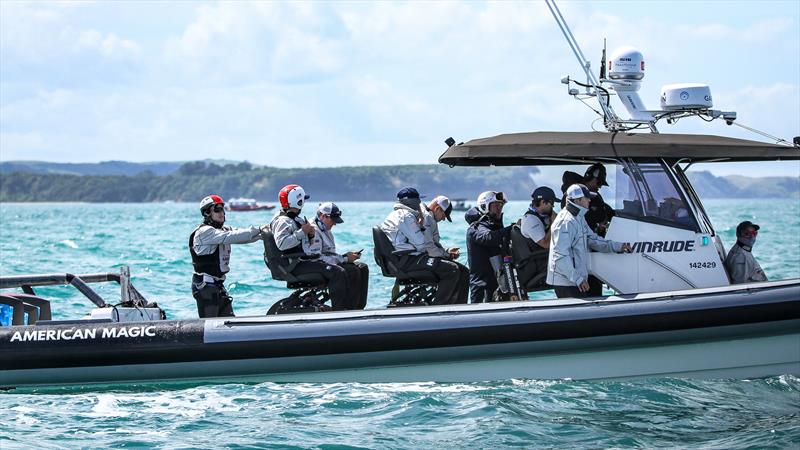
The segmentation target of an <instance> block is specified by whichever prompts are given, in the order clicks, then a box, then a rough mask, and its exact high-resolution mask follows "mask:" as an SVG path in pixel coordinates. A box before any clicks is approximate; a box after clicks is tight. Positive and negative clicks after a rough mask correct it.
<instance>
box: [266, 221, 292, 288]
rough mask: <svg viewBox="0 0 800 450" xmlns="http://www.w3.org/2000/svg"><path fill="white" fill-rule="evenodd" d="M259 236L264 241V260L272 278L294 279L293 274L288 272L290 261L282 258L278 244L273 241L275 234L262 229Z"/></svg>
mask: <svg viewBox="0 0 800 450" xmlns="http://www.w3.org/2000/svg"><path fill="white" fill-rule="evenodd" d="M261 236H262V239H263V241H264V262H265V263H266V264H267V267H269V271H270V273H271V274H272V279H274V280H278V281H288V282H292V281H295V277H294V275H292V274H291V272H289V269H290V261H289V260H288V259H287V258H284V257H283V254H282V253H281V251H280V250H279V249H278V244H276V243H275V236H274V235H273V234H272V231H262V232H261Z"/></svg>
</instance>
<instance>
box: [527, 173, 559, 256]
mask: <svg viewBox="0 0 800 450" xmlns="http://www.w3.org/2000/svg"><path fill="white" fill-rule="evenodd" d="M555 203H556V193H555V192H554V191H553V190H552V189H550V188H549V187H547V186H539V187H538V188H536V189H535V190H534V191H533V193H531V204H530V206H528V210H527V211H525V214H524V215H523V216H522V222H521V223H520V231H521V232H522V235H523V236H525V237H526V238H528V239H530V240H531V241H533V242H535V243H536V244H538V245H539V247H542V248H550V224H551V223H552V221H553V219H554V218H555V212H554V211H553V206H554V205H555Z"/></svg>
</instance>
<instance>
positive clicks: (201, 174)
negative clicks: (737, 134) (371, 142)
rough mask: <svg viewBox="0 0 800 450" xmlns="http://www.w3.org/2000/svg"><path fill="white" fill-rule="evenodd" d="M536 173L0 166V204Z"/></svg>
mask: <svg viewBox="0 0 800 450" xmlns="http://www.w3.org/2000/svg"><path fill="white" fill-rule="evenodd" d="M12 169H13V170H12ZM538 172H539V171H538V169H536V168H535V167H454V168H450V167H446V166H443V165H409V166H363V167H333V168H307V169H297V168H294V169H282V168H275V167H259V166H254V165H252V164H250V163H247V162H238V163H237V162H231V161H217V162H208V161H197V162H189V163H178V162H166V163H130V162H124V161H106V162H102V163H97V164H63V163H46V162H35V161H33V162H31V161H13V162H2V163H0V201H4V202H22V201H26V202H27V201H34V202H35V201H85V202H159V201H196V200H198V199H199V198H202V197H203V196H205V195H207V194H208V193H211V192H216V193H219V194H220V195H222V196H223V197H226V198H230V197H252V198H256V199H258V200H260V201H275V198H276V196H277V192H278V190H280V188H281V187H283V186H284V185H286V184H289V183H299V184H302V185H303V186H304V187H305V188H306V189H307V190H308V191H309V192H310V193H311V194H312V195H313V196H314V198H315V200H327V199H330V200H339V201H357V200H366V201H374V200H389V199H392V198H393V197H394V195H395V193H396V192H397V190H398V189H399V188H400V187H403V186H416V187H417V188H418V189H419V190H420V191H421V192H423V193H427V194H429V195H435V194H438V193H444V194H447V195H449V196H451V197H453V198H457V197H463V198H469V199H473V198H474V197H475V196H476V195H477V193H479V192H482V191H484V190H488V189H497V190H503V191H505V192H506V193H507V194H508V195H509V196H510V198H512V199H513V200H527V199H528V198H529V197H528V196H529V195H530V192H531V189H532V188H534V187H535V186H536V184H535V182H534V181H533V176H534V175H535V174H537V173H538ZM689 178H690V179H691V181H692V184H693V185H694V186H695V190H696V191H697V192H698V194H699V195H700V196H701V198H776V197H777V198H796V199H800V177H764V178H751V177H744V176H738V175H737V176H727V177H716V176H714V175H713V174H711V173H710V172H706V171H704V172H689Z"/></svg>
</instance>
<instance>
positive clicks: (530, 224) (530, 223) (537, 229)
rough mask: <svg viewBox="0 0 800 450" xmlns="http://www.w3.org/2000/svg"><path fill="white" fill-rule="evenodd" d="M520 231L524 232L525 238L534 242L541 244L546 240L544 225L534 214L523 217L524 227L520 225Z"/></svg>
mask: <svg viewBox="0 0 800 450" xmlns="http://www.w3.org/2000/svg"><path fill="white" fill-rule="evenodd" d="M520 231H521V232H522V235H523V236H525V237H526V238H528V239H530V240H532V241H533V242H539V241H541V240H542V239H544V236H545V231H544V225H542V221H541V220H539V218H538V217H535V216H534V215H533V214H525V215H524V216H522V225H520Z"/></svg>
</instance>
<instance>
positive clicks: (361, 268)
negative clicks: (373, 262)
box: [340, 261, 369, 309]
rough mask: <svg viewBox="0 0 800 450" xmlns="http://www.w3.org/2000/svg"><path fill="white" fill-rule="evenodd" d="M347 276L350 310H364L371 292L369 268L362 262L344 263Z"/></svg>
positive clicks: (343, 266) (342, 266)
mask: <svg viewBox="0 0 800 450" xmlns="http://www.w3.org/2000/svg"><path fill="white" fill-rule="evenodd" d="M340 267H341V268H343V269H344V270H345V272H346V276H347V298H348V302H347V304H348V307H349V308H348V309H364V307H365V306H367V293H368V292H369V267H367V265H366V264H364V263H362V262H358V261H356V262H352V263H342V264H340Z"/></svg>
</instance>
